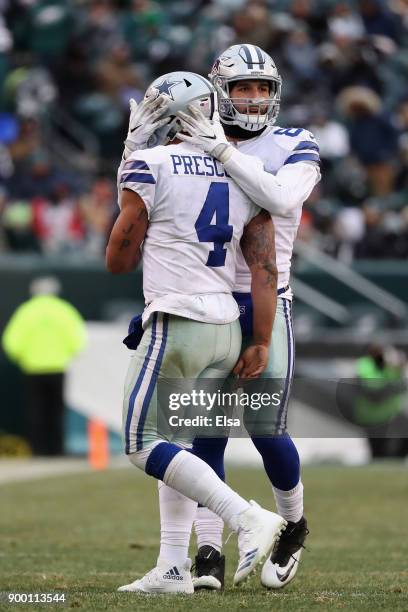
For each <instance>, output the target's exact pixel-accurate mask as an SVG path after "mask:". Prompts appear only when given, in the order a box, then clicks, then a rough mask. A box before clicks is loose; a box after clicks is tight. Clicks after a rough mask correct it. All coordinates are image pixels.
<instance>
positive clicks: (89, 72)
mask: <svg viewBox="0 0 408 612" xmlns="http://www.w3.org/2000/svg"><path fill="white" fill-rule="evenodd" d="M237 42H249V43H253V44H257V45H259V46H261V47H262V48H263V49H265V50H266V51H267V52H268V53H270V54H271V55H272V57H273V58H274V59H275V61H276V64H277V66H278V69H279V71H280V73H281V75H282V78H283V92H282V106H281V114H280V118H279V121H278V123H279V125H287V126H293V125H294V126H305V127H308V128H310V129H311V130H312V131H313V132H314V133H315V135H316V137H317V139H318V141H319V144H320V150H321V157H322V170H323V176H324V178H323V181H322V182H321V183H320V185H319V186H318V187H317V188H316V190H315V191H314V192H313V194H312V196H311V198H310V201H309V205H308V206H307V207H306V208H305V211H304V215H303V219H302V224H301V228H300V236H301V237H302V238H303V239H304V240H307V241H311V242H313V243H316V244H317V245H318V246H320V247H321V248H323V249H324V250H326V251H327V252H330V253H332V254H334V255H336V256H338V257H341V258H342V259H343V260H344V261H351V260H352V259H353V258H354V257H357V258H403V257H407V256H408V77H407V75H408V0H355V1H352V2H335V1H334V0H248V1H245V0H189V1H188V2H186V1H184V0H180V1H179V0H176V1H170V0H167V1H166V0H161V1H158V0H156V1H154V0H89V1H86V0H0V99H1V112H0V220H1V223H0V227H2V230H0V252H1V251H3V252H4V251H6V252H8V251H13V252H15V251H20V252H22V251H25V252H27V251H31V252H32V251H34V252H43V253H47V254H55V253H58V254H65V253H68V252H71V253H72V254H73V255H76V256H80V257H84V256H87V255H88V256H89V257H102V254H103V253H104V248H105V243H106V237H107V235H108V233H109V231H110V228H111V226H112V222H113V219H114V217H115V214H116V193H115V168H116V166H117V164H118V161H119V157H120V154H121V151H122V141H123V139H124V136H125V134H126V129H127V120H128V100H129V98H130V97H135V98H136V99H137V100H140V99H141V97H142V95H143V91H144V89H145V88H146V86H147V85H148V84H149V82H150V81H151V80H152V79H153V78H154V77H156V76H158V75H159V74H162V73H165V72H169V71H172V70H179V69H185V70H192V71H195V72H198V73H201V74H203V75H207V74H208V72H209V68H210V66H211V64H212V62H213V60H214V58H215V57H216V56H217V54H218V53H220V52H221V51H222V50H223V49H225V48H226V47H228V46H229V45H231V44H234V43H237Z"/></svg>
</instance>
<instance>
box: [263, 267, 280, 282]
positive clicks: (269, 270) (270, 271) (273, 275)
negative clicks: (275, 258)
mask: <svg viewBox="0 0 408 612" xmlns="http://www.w3.org/2000/svg"><path fill="white" fill-rule="evenodd" d="M262 269H263V270H264V271H265V272H266V275H265V279H264V283H265V285H271V286H272V287H276V286H277V284H278V268H277V267H276V264H275V263H272V262H265V263H264V264H262Z"/></svg>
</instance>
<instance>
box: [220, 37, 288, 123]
mask: <svg viewBox="0 0 408 612" xmlns="http://www.w3.org/2000/svg"><path fill="white" fill-rule="evenodd" d="M208 76H209V77H210V80H211V82H212V83H213V85H214V86H215V88H216V90H217V93H218V110H219V113H220V119H221V121H222V122H223V123H224V124H227V125H238V126H239V127H241V128H242V129H244V130H248V131H250V132H255V131H258V130H260V129H262V128H263V127H265V126H267V125H273V124H274V123H275V121H276V119H277V116H278V114H279V106H280V97H281V86H282V79H281V77H280V75H279V73H278V70H277V68H276V66H275V63H274V61H273V59H272V58H271V56H270V55H268V54H267V53H265V51H262V49H260V48H259V47H256V46H255V45H249V44H248V45H246V44H241V45H233V46H232V47H229V48H228V49H227V50H226V51H224V53H222V54H221V55H220V56H219V57H218V58H217V59H216V60H215V62H214V65H213V67H212V70H211V72H210V74H209V75H208ZM248 79H251V80H255V79H256V80H262V81H268V83H269V96H270V97H269V98H264V99H259V98H257V99H256V100H251V99H241V98H235V99H234V98H231V96H230V86H231V84H232V83H234V82H236V81H243V80H248ZM245 103H246V105H247V109H246V112H244V113H243V112H238V110H237V109H236V107H235V106H234V104H240V105H242V104H245ZM250 107H251V109H250ZM254 107H258V112H252V111H253V109H254ZM250 110H251V112H249V111H250Z"/></svg>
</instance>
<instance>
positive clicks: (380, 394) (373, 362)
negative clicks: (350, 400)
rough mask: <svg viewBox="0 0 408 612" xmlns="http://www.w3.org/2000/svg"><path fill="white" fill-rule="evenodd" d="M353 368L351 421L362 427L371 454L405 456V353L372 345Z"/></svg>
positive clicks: (407, 400)
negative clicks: (355, 388)
mask: <svg viewBox="0 0 408 612" xmlns="http://www.w3.org/2000/svg"><path fill="white" fill-rule="evenodd" d="M356 370H357V380H358V390H357V394H356V397H355V401H354V410H353V412H354V414H353V420H354V422H355V423H357V424H358V425H360V426H362V427H363V428H364V429H365V431H366V434H367V439H368V442H369V444H370V449H371V454H372V457H373V458H383V457H404V456H406V455H407V454H408V437H407V435H408V433H407V426H408V413H407V407H408V395H407V384H406V376H405V374H406V357H405V355H404V354H403V353H401V352H400V351H397V350H396V349H395V348H394V347H387V348H385V347H382V346H380V345H378V344H372V345H371V346H370V347H369V348H368V351H367V355H366V356H364V357H361V358H360V359H359V360H358V361H357V364H356ZM404 413H405V414H404ZM404 430H405V431H404ZM404 435H405V437H399V436H404Z"/></svg>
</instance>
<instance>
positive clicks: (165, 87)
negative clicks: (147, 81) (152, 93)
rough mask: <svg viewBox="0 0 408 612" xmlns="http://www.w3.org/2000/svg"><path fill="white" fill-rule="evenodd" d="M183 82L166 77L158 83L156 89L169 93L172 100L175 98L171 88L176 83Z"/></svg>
mask: <svg viewBox="0 0 408 612" xmlns="http://www.w3.org/2000/svg"><path fill="white" fill-rule="evenodd" d="M182 82H183V81H168V80H167V79H164V81H162V82H161V83H159V84H158V85H156V89H157V91H158V92H159V94H167V95H168V96H170V98H171V99H172V100H174V98H173V96H172V93H171V89H172V87H174V86H175V85H179V84H180V83H182Z"/></svg>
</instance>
